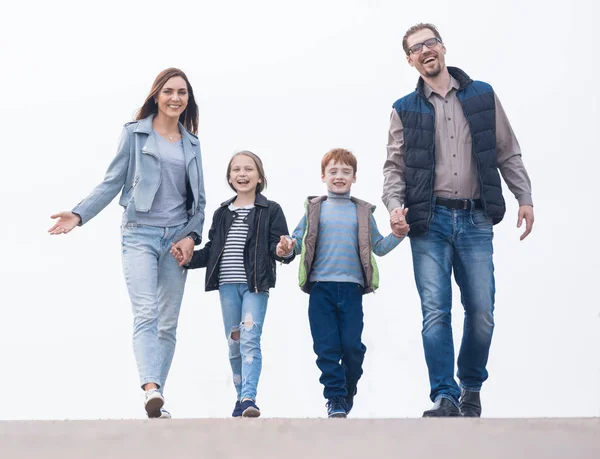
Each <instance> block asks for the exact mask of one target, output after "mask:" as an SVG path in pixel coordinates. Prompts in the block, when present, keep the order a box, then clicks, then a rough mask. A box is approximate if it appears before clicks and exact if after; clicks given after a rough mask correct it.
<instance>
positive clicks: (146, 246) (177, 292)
mask: <svg viewBox="0 0 600 459" xmlns="http://www.w3.org/2000/svg"><path fill="white" fill-rule="evenodd" d="M197 130H198V105H197V104H196V101H195V99H194V91H193V90H192V86H191V85H190V82H189V81H188V79H187V76H186V75H185V74H184V73H183V72H182V71H181V70H179V69H175V68H169V69H167V70H164V71H163V72H161V73H160V74H159V75H158V76H157V77H156V79H155V80H154V84H153V85H152V89H151V91H150V94H148V97H146V100H145V102H144V104H143V106H142V108H141V109H140V110H139V111H138V113H137V116H136V121H134V122H131V123H127V124H126V125H125V127H124V128H123V132H122V135H121V141H120V144H119V148H118V151H117V155H116V157H115V158H114V159H113V161H112V163H111V164H110V166H109V167H108V171H107V172H106V175H105V177H104V180H103V181H102V183H100V184H99V185H98V186H97V187H96V188H94V190H93V191H92V193H91V194H90V195H89V196H88V197H87V198H85V199H84V200H83V201H81V202H80V203H79V204H77V206H75V208H74V209H73V210H72V211H70V212H60V213H58V214H55V215H52V217H51V218H57V219H58V221H57V222H56V224H55V225H54V226H53V227H52V228H50V229H49V230H48V231H49V232H50V234H53V235H56V234H67V233H69V232H70V231H71V230H72V229H73V228H75V227H76V226H81V225H83V224H85V223H87V222H88V221H89V220H91V219H92V218H93V217H95V216H96V215H97V214H98V213H99V212H100V211H101V210H102V209H104V208H105V207H106V206H107V205H108V204H109V203H110V202H111V201H112V200H113V198H114V197H115V196H116V195H117V194H118V193H119V191H121V197H120V199H119V204H121V206H123V207H124V208H125V212H124V214H123V224H122V228H121V232H122V260H123V271H124V273H125V280H126V282H127V289H128V291H129V297H130V299H131V306H132V310H133V351H134V354H135V358H136V361H137V366H138V371H139V374H140V384H141V387H142V389H143V390H144V391H145V397H144V405H145V409H146V413H147V415H148V417H150V418H170V417H171V415H170V414H169V413H168V411H166V410H164V409H163V405H164V398H163V395H162V394H163V390H164V386H165V382H166V379H167V375H168V373H169V368H170V367H171V361H172V359H173V354H174V352H175V335H176V331H177V320H178V318H179V308H180V306H181V299H182V297H183V289H184V286H185V280H186V271H185V270H184V269H182V268H181V266H182V265H183V264H184V263H187V262H189V260H190V259H191V257H192V254H193V251H194V244H199V243H200V236H201V234H202V226H203V224H204V206H205V202H206V199H205V195H204V179H203V175H202V161H201V156H200V144H199V142H198V138H197V137H196V133H197ZM172 245H173V246H174V247H176V249H177V251H178V253H179V254H181V260H180V261H181V263H180V264H179V266H178V263H177V261H176V260H175V259H173V257H172V256H171V255H170V254H169V249H170V248H171V246H172Z"/></svg>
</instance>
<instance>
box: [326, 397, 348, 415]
mask: <svg viewBox="0 0 600 459" xmlns="http://www.w3.org/2000/svg"><path fill="white" fill-rule="evenodd" d="M346 416H347V413H346V401H345V400H344V397H333V398H330V399H329V400H328V401H327V417H329V418H345V417H346Z"/></svg>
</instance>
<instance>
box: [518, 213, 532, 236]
mask: <svg viewBox="0 0 600 459" xmlns="http://www.w3.org/2000/svg"><path fill="white" fill-rule="evenodd" d="M523 219H525V232H524V233H523V234H521V238H520V239H521V241H522V240H523V239H525V238H526V237H527V236H529V233H531V230H532V229H533V206H520V207H519V215H518V216H517V228H520V227H521V225H522V224H523Z"/></svg>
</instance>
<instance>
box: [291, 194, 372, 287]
mask: <svg viewBox="0 0 600 459" xmlns="http://www.w3.org/2000/svg"><path fill="white" fill-rule="evenodd" d="M326 199H327V196H309V197H308V199H307V200H306V202H305V203H304V208H305V211H306V227H305V229H304V236H303V238H302V252H301V255H300V267H299V270H298V281H299V284H300V288H301V289H302V291H303V292H305V293H310V282H309V281H308V280H309V278H310V272H311V271H312V266H313V262H314V260H315V254H316V251H317V239H318V236H319V220H320V218H321V203H322V202H323V201H325V200H326ZM350 199H351V200H352V202H353V203H354V204H356V218H357V221H358V251H359V257H360V264H361V266H362V271H363V276H364V290H363V293H370V292H373V291H375V290H376V289H377V288H379V269H378V268H377V262H376V261H375V257H374V256H373V251H372V248H371V214H372V213H373V211H374V210H375V206H373V205H371V204H369V203H368V202H366V201H363V200H362V199H357V198H352V197H351V198H350Z"/></svg>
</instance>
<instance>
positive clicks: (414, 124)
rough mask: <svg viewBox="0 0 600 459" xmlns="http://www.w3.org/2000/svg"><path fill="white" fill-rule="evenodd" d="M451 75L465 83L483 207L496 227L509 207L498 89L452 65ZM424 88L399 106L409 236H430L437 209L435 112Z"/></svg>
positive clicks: (462, 97) (462, 96)
mask: <svg viewBox="0 0 600 459" xmlns="http://www.w3.org/2000/svg"><path fill="white" fill-rule="evenodd" d="M448 71H449V72H450V75H452V76H453V77H454V78H455V79H456V80H457V81H458V82H459V84H460V88H459V89H458V91H457V92H456V96H457V97H458V100H459V101H460V103H461V106H462V109H463V112H464V114H465V117H466V119H467V122H468V123H469V128H470V131H471V136H472V138H473V143H472V145H473V155H474V157H475V159H476V162H477V172H478V176H479V190H480V194H481V200H482V202H483V209H484V211H485V213H486V214H487V215H488V216H489V217H491V218H492V220H493V222H494V224H496V223H499V222H500V221H501V220H502V218H503V217H504V212H505V211H506V206H505V203H504V198H503V197H502V185H501V182H500V174H499V173H498V158H497V153H496V103H495V99H494V90H493V89H492V87H491V86H490V85H489V84H487V83H484V82H481V81H473V80H471V78H469V76H468V75H467V74H466V73H465V72H463V71H462V70H460V69H458V68H456V67H448ZM423 86H424V81H423V79H422V78H419V83H418V84H417V89H416V90H415V91H414V92H412V93H411V94H409V95H407V96H405V97H403V98H402V99H399V100H397V101H396V102H395V103H394V105H393V107H394V109H395V110H396V112H397V113H398V115H399V116H400V119H401V121H402V125H403V128H404V148H405V164H406V171H405V174H404V179H405V181H406V198H405V205H406V207H408V209H409V211H408V215H407V216H406V220H407V222H408V223H409V224H410V233H409V236H418V235H421V234H424V233H426V232H427V230H428V229H429V222H430V221H431V216H432V210H433V209H432V206H433V187H434V183H433V181H434V178H435V111H434V108H433V105H432V104H431V103H430V102H429V101H428V100H427V98H426V97H425V95H424V92H423Z"/></svg>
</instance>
